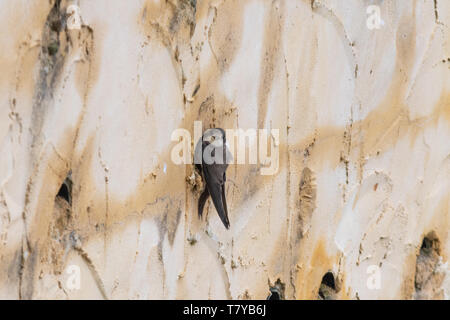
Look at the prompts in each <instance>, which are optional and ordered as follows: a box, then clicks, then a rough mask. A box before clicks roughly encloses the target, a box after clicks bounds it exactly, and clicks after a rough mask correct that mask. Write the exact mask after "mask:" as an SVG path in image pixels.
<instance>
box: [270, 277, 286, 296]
mask: <svg viewBox="0 0 450 320" xmlns="http://www.w3.org/2000/svg"><path fill="white" fill-rule="evenodd" d="M285 287H286V286H285V284H284V283H283V282H281V280H280V279H277V281H276V282H275V284H274V285H273V286H272V285H270V283H269V291H270V293H269V295H268V296H267V300H284V289H285Z"/></svg>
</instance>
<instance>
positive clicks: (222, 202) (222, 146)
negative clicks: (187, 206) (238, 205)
mask: <svg viewBox="0 0 450 320" xmlns="http://www.w3.org/2000/svg"><path fill="white" fill-rule="evenodd" d="M195 154H196V155H195V157H196V161H195V165H196V167H197V169H198V170H199V171H200V172H201V173H202V175H203V178H204V180H205V182H206V186H205V189H204V190H203V193H202V194H201V195H200V199H199V200H198V215H199V217H200V218H201V217H202V214H203V208H204V206H205V203H206V200H208V197H209V196H211V198H212V201H213V203H214V207H215V208H216V210H217V213H218V214H219V217H220V220H222V222H223V224H224V225H225V228H227V229H228V228H229V227H230V221H229V220H228V209H227V200H226V198H225V181H226V180H227V179H226V173H225V172H226V170H227V167H228V163H227V159H231V158H230V157H231V153H230V152H229V150H228V148H227V146H226V137H225V131H224V130H223V129H221V128H213V129H208V130H207V131H206V132H205V133H204V134H203V136H202V138H201V139H200V141H199V142H198V143H197V146H196V149H195Z"/></svg>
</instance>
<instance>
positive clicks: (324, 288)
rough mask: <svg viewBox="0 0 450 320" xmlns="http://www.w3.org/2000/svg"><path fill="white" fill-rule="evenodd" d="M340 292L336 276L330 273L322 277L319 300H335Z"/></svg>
mask: <svg viewBox="0 0 450 320" xmlns="http://www.w3.org/2000/svg"><path fill="white" fill-rule="evenodd" d="M338 291H339V290H338V289H337V286H336V279H335V277H334V274H333V273H332V272H330V271H329V272H327V273H325V275H324V276H323V277H322V282H321V283H320V287H319V293H318V299H319V300H335V299H336V294H337V293H338Z"/></svg>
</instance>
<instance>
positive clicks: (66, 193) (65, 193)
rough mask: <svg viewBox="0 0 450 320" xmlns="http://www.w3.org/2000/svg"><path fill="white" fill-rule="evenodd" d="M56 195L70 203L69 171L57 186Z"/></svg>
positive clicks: (70, 184) (70, 183)
mask: <svg viewBox="0 0 450 320" xmlns="http://www.w3.org/2000/svg"><path fill="white" fill-rule="evenodd" d="M56 197H57V198H61V199H63V200H65V201H67V203H69V204H72V179H71V174H70V173H69V174H68V175H67V177H66V178H65V179H64V182H63V183H62V184H61V186H60V187H59V190H58V193H57V194H56Z"/></svg>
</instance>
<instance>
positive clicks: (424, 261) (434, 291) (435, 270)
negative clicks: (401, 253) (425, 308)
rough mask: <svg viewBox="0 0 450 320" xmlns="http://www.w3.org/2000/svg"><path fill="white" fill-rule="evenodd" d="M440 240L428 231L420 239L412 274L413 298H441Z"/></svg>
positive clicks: (443, 275) (442, 295)
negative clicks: (414, 271) (414, 270)
mask: <svg viewBox="0 0 450 320" xmlns="http://www.w3.org/2000/svg"><path fill="white" fill-rule="evenodd" d="M441 265H442V258H441V256H440V241H439V239H438V237H437V235H436V233H435V232H433V231H432V232H430V233H428V234H427V235H426V236H425V237H424V238H423V240H422V244H421V246H420V250H419V254H418V256H417V260H416V273H415V276H414V289H415V294H414V298H415V299H418V300H429V299H443V298H444V293H443V289H442V282H443V280H444V277H445V274H444V272H442V270H441V269H442V268H441Z"/></svg>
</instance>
